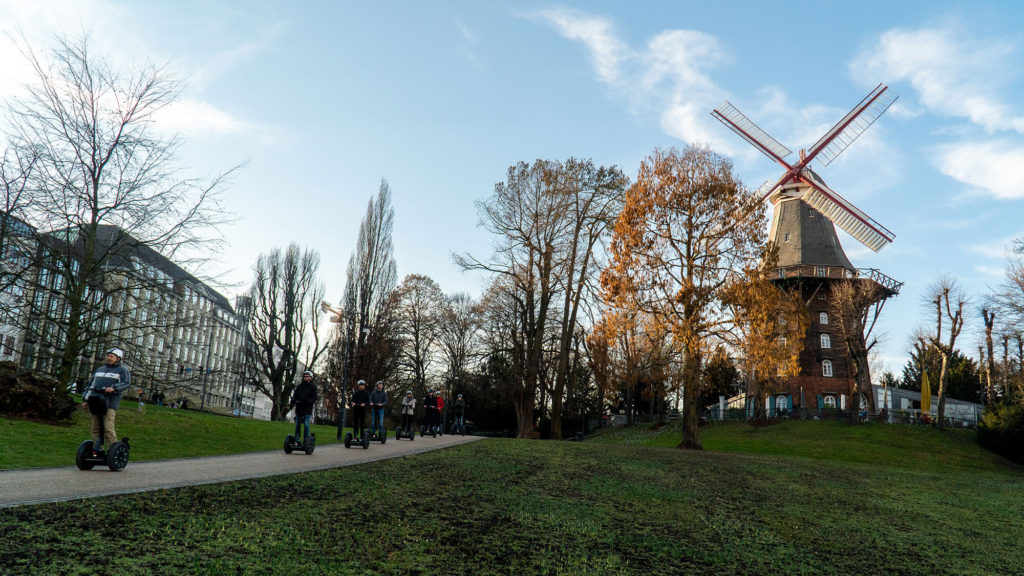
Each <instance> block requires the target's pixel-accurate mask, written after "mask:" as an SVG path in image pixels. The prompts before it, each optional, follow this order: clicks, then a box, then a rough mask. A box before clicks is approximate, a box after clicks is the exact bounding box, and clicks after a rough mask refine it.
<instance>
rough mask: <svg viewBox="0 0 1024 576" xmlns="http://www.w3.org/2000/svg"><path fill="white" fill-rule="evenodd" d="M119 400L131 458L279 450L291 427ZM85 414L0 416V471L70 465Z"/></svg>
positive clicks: (121, 430) (85, 428)
mask: <svg viewBox="0 0 1024 576" xmlns="http://www.w3.org/2000/svg"><path fill="white" fill-rule="evenodd" d="M137 408H138V404H136V403H135V402H127V401H122V402H121V409H120V410H118V411H117V434H118V436H119V437H124V436H127V437H129V438H130V439H131V444H132V456H131V457H132V461H142V460H164V459H167V458H185V457H193V456H212V455H218V454H238V453H242V452H260V451H264V450H279V449H281V447H282V446H283V445H284V437H285V436H287V435H288V434H291V433H293V432H295V424H294V423H290V422H264V421H259V420H251V419H248V418H232V417H230V416H219V415H215V414H207V413H203V412H197V411H193V410H177V409H174V408H169V407H167V406H153V405H149V404H147V405H146V409H145V412H144V413H139V412H138V411H137ZM310 431H311V432H313V433H315V434H316V439H317V444H321V445H322V444H328V443H334V442H336V441H337V440H336V438H337V434H338V429H337V428H335V427H333V426H311V427H310ZM89 437H90V433H89V414H88V412H86V411H85V410H81V409H79V410H76V411H75V414H74V417H73V418H72V420H71V422H70V423H69V424H66V425H53V424H40V423H38V422H31V421H27V420H8V419H0V470H6V469H11V468H38V467H46V466H73V465H74V463H75V450H77V449H78V445H79V444H81V443H82V441H83V440H88V439H89Z"/></svg>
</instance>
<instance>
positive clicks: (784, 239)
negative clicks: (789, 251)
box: [782, 232, 789, 242]
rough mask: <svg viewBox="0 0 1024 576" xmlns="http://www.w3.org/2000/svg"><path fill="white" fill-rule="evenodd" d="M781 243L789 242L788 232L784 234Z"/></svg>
mask: <svg viewBox="0 0 1024 576" xmlns="http://www.w3.org/2000/svg"><path fill="white" fill-rule="evenodd" d="M782 241H783V242H789V232H786V235H785V237H783V240H782Z"/></svg>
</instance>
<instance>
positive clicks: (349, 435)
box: [345, 432, 352, 448]
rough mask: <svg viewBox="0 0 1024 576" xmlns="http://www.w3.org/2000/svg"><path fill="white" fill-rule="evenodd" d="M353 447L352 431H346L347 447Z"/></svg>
mask: <svg viewBox="0 0 1024 576" xmlns="http://www.w3.org/2000/svg"><path fill="white" fill-rule="evenodd" d="M351 447H352V433H351V432H346V433H345V448H351Z"/></svg>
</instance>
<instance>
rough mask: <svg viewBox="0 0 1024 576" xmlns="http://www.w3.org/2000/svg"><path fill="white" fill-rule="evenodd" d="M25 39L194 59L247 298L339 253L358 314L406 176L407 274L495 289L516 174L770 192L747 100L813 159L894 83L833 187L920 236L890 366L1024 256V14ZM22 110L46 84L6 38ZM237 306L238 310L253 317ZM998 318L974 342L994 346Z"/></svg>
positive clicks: (675, 10)
mask: <svg viewBox="0 0 1024 576" xmlns="http://www.w3.org/2000/svg"><path fill="white" fill-rule="evenodd" d="M0 28H2V29H3V30H4V31H5V32H7V33H10V34H15V35H23V36H24V37H25V38H26V39H27V40H28V41H29V42H30V43H32V44H33V45H34V46H35V47H36V48H38V49H42V48H44V47H45V46H47V45H49V44H52V39H53V37H54V35H55V34H58V33H61V32H66V33H69V34H72V35H76V34H78V33H80V32H81V31H83V30H88V31H91V33H92V35H93V42H94V46H95V48H96V49H98V50H99V51H101V52H102V53H103V54H105V55H106V56H107V57H108V58H109V59H110V60H112V61H114V62H115V63H128V62H131V61H132V60H136V61H138V60H147V59H148V60H151V61H155V62H169V68H170V70H171V71H173V73H175V74H176V75H178V76H180V77H182V78H185V79H186V80H187V82H188V86H187V89H186V91H185V92H184V94H183V96H182V98H181V100H180V101H179V102H178V104H177V105H176V106H175V107H174V108H173V109H170V110H168V111H167V113H166V114H165V115H164V117H163V118H162V119H161V129H162V130H166V131H167V133H177V134H180V135H181V136H182V137H183V138H184V139H185V141H186V145H185V147H184V149H183V156H182V159H183V160H184V161H185V162H186V163H187V165H188V174H190V175H203V174H213V173H216V172H219V171H223V170H225V169H227V168H229V167H231V166H233V165H235V164H238V163H240V162H247V163H248V164H247V166H246V167H245V168H244V170H242V171H241V172H240V173H239V174H238V175H237V177H236V178H235V180H234V183H233V185H232V186H231V188H230V189H229V190H228V191H227V194H226V200H227V201H226V206H227V208H228V209H229V210H232V211H234V212H235V213H237V215H238V218H239V219H238V222H237V223H236V224H234V225H232V226H231V227H230V228H228V229H226V230H225V231H224V233H225V235H226V236H227V238H228V240H229V242H230V246H229V248H228V249H227V250H226V251H225V252H224V254H223V255H222V256H221V264H220V268H221V269H222V270H223V273H222V274H221V277H222V278H223V280H224V282H225V283H229V284H230V283H235V284H238V285H239V286H243V285H245V284H247V283H248V281H249V279H250V275H251V266H252V264H253V263H254V262H255V260H256V257H257V256H258V254H259V253H261V252H265V251H267V250H269V249H271V248H273V247H275V246H285V245H287V244H288V243H289V242H292V241H296V242H299V243H300V244H302V245H304V246H307V247H310V248H314V249H316V250H318V251H319V252H320V254H321V256H322V258H323V268H322V276H323V279H324V281H325V284H326V287H327V293H328V295H329V296H330V297H331V298H332V299H334V300H337V299H338V297H339V295H340V294H341V292H342V289H343V285H344V270H345V265H346V263H347V261H348V258H349V255H350V254H351V252H352V249H353V247H354V244H355V239H356V235H357V230H358V226H359V222H360V221H361V219H362V217H363V214H364V213H365V209H366V204H367V201H368V200H369V199H370V198H371V197H372V196H373V195H374V194H375V193H376V191H377V189H378V187H379V184H380V180H381V178H386V179H387V180H388V182H389V183H390V185H391V188H392V193H393V201H394V207H395V213H396V214H395V237H394V240H395V257H396V259H397V262H398V269H399V274H400V276H404V275H406V274H410V273H420V274H427V275H430V276H431V277H433V278H434V279H435V280H437V281H438V283H439V284H440V285H441V286H442V288H443V289H444V290H445V291H446V292H454V291H466V292H470V293H472V294H474V295H478V294H479V293H480V292H481V289H482V286H483V281H482V278H481V277H480V276H477V275H472V274H464V273H462V272H461V271H459V270H458V269H457V268H456V267H455V266H454V265H453V264H452V262H451V257H450V254H451V253H452V252H458V251H466V250H468V251H470V252H471V253H473V254H474V255H478V256H486V255H487V254H488V253H489V251H490V244H491V238H490V237H489V236H488V235H487V234H486V233H485V232H483V231H482V230H481V229H480V228H479V227H478V226H477V223H478V216H477V212H476V207H475V205H474V202H475V201H478V200H482V199H485V198H486V197H487V196H488V195H489V194H490V193H491V192H492V190H493V186H494V184H495V183H496V182H499V181H501V180H503V179H504V175H505V171H506V169H507V168H508V166H510V165H512V164H514V163H516V162H518V161H520V160H524V161H532V160H535V159H538V158H545V159H565V158H567V157H569V156H576V157H583V158H591V159H593V160H594V162H595V163H598V164H605V165H611V164H614V165H618V166H619V167H621V168H622V169H623V170H624V171H625V172H626V173H627V174H628V175H629V176H630V177H631V178H635V175H636V172H637V168H638V167H639V163H640V161H641V160H642V159H643V158H644V157H645V156H646V155H648V154H649V153H650V152H651V151H652V150H653V149H654V148H655V147H658V146H660V147H668V146H677V147H683V146H685V145H686V144H687V143H690V142H701V143H706V144H710V145H711V146H712V147H713V148H715V149H716V150H718V151H719V152H721V153H723V154H726V155H729V156H730V157H732V158H733V160H734V162H735V169H736V172H737V174H738V175H739V176H740V178H741V179H742V180H743V181H744V182H745V183H746V184H747V185H748V186H751V187H753V188H756V187H757V186H759V185H760V184H761V183H762V182H763V181H764V180H766V179H769V178H776V177H778V176H779V174H780V169H779V168H778V167H777V166H776V165H775V164H774V163H772V162H771V161H770V160H768V159H767V158H765V157H763V156H761V155H760V154H759V153H757V152H756V151H754V150H753V149H752V148H751V147H750V146H749V145H748V144H746V143H745V142H743V141H741V140H740V139H739V138H738V137H736V136H735V135H734V134H732V133H731V132H729V131H728V130H727V129H726V128H725V127H723V126H721V125H720V124H718V122H716V121H715V120H714V119H713V118H712V117H711V116H710V112H711V110H712V109H713V108H714V107H715V106H717V105H719V104H720V103H722V101H724V100H729V101H731V102H732V103H733V104H735V105H736V106H737V107H738V108H739V109H741V110H742V111H743V112H744V113H745V114H746V115H747V116H749V117H750V118H751V119H753V120H754V121H756V122H757V123H758V124H759V125H760V126H761V127H762V128H763V129H765V130H766V131H767V132H768V133H770V134H771V135H773V136H774V137H775V138H777V139H778V140H779V141H781V142H782V143H784V144H786V145H787V146H788V147H789V148H791V149H793V150H798V149H800V148H806V147H809V146H810V145H811V144H813V143H814V142H815V141H816V140H817V139H818V137H819V136H820V135H821V134H822V133H824V132H825V131H826V130H827V129H828V128H829V127H830V126H831V125H832V124H833V123H835V122H836V121H837V120H838V119H839V118H840V117H842V115H843V114H845V113H846V112H847V111H848V110H849V109H850V108H852V107H853V106H854V105H855V104H856V103H857V102H859V101H860V99H861V98H862V97H864V95H866V94H867V93H868V92H869V91H870V90H871V89H872V88H873V87H874V86H875V85H877V84H878V83H880V82H884V83H886V84H888V85H889V86H890V89H891V90H893V91H895V92H896V93H898V94H899V95H900V98H899V100H898V101H897V103H896V104H895V105H894V106H893V108H891V109H890V110H889V112H887V113H886V114H885V115H884V116H883V117H882V118H881V119H880V120H879V121H878V122H877V123H876V124H875V125H874V126H873V127H872V128H871V129H870V130H869V131H868V132H867V133H865V134H864V135H863V136H862V137H861V138H860V139H859V140H858V141H857V142H856V143H854V144H853V145H852V146H851V147H850V148H849V149H848V150H846V152H844V153H843V155H842V156H840V157H839V158H838V159H837V160H836V161H835V162H833V163H832V164H831V165H830V166H828V167H827V168H820V167H819V166H818V165H817V164H812V166H814V167H815V168H816V169H819V168H820V169H819V173H820V174H821V175H822V176H823V177H824V178H825V180H826V181H827V182H828V184H829V185H830V186H831V187H832V188H833V189H834V190H836V191H837V192H839V193H840V194H842V195H843V196H844V197H846V198H847V199H848V200H850V201H851V202H853V203H854V204H855V205H856V206H858V207H859V208H860V209H861V210H863V211H865V212H866V213H868V214H869V215H871V216H872V217H873V218H875V219H876V220H878V221H879V222H881V223H882V224H883V225H885V226H886V227H887V228H889V229H890V230H892V231H893V232H894V233H895V234H896V240H895V242H894V243H892V244H891V245H889V246H887V247H886V248H884V249H883V250H882V251H881V252H880V253H878V254H875V253H873V252H871V251H870V250H868V249H867V248H864V247H863V246H861V245H860V244H859V243H857V242H856V241H855V240H853V239H851V238H849V237H848V236H845V235H842V236H841V239H842V241H843V246H844V248H845V249H846V251H847V254H848V255H849V257H850V259H851V260H852V261H853V262H854V264H855V265H857V266H859V267H871V268H878V269H880V270H881V271H882V272H884V273H885V274H888V275H889V276H892V277H894V278H896V279H898V280H902V281H904V282H906V285H905V286H904V289H903V293H902V294H901V295H900V296H899V297H897V298H896V299H894V300H893V301H891V302H890V303H889V304H888V306H887V307H886V310H885V313H884V316H883V320H882V322H881V325H880V327H879V329H880V330H881V332H882V333H883V334H884V340H883V342H882V343H881V344H880V346H879V347H878V349H877V352H878V353H879V355H880V358H881V360H882V362H884V363H885V365H886V366H887V367H889V368H891V369H894V370H898V369H899V368H900V367H901V365H902V363H903V362H904V360H905V358H906V355H907V349H908V347H909V340H910V335H911V334H912V333H913V331H914V330H915V329H916V328H918V327H919V326H922V325H924V324H926V323H928V322H929V321H928V320H927V313H928V311H927V310H926V309H925V308H924V306H923V305H922V302H921V299H922V294H923V292H924V290H925V289H926V287H927V285H928V284H929V283H930V282H931V281H933V280H935V279H936V278H937V277H938V276H939V275H940V274H949V275H951V276H953V277H955V278H956V279H957V280H958V281H959V282H960V283H961V284H962V285H963V286H964V287H965V288H966V289H967V291H968V292H969V293H971V294H973V295H974V296H975V298H976V300H975V302H976V303H977V302H978V301H979V300H978V299H980V297H981V296H982V295H983V294H984V293H985V292H987V291H988V290H990V289H991V288H993V287H996V286H997V285H998V284H999V283H1000V282H1001V281H1002V277H1003V270H1004V267H1005V262H1006V249H1007V247H1008V246H1009V245H1010V243H1011V242H1012V240H1013V239H1014V238H1016V237H1020V236H1022V235H1024V224H1022V223H1021V218H1020V216H1021V214H1022V213H1024V210H1022V208H1024V101H1022V99H1021V97H1020V94H1022V93H1024V90H1022V88H1024V82H1022V78H1021V72H1020V71H1021V69H1022V66H1021V63H1022V61H1024V60H1022V57H1024V32H1022V31H1024V3H1017V2H977V1H975V2H949V1H946V2H944V1H936V0H929V1H922V2H917V1H902V2H872V1H866V2H829V1H824V2H814V3H808V2H792V3H790V2H772V3H767V2H741V1H730V2H710V1H709V2H688V1H677V2H654V1H648V2H563V3H557V4H553V3H551V4H549V3H543V2H475V1H473V2H470V1H466V2H440V1H438V2H411V1H410V2H343V1H337V2H326V1H323V2H320V1H305V2H292V3H283V2H254V1H246V2H212V1H195V0H193V1H188V0H175V1H161V2H141V1H132V2H129V1H124V2H117V1H98V0H85V1H70V0H68V1H49V2H19V1H0ZM0 74H2V76H3V77H4V78H5V82H3V83H2V85H0V97H2V98H8V97H11V96H12V95H15V94H16V93H17V91H18V90H19V84H20V83H22V82H24V81H27V80H28V79H29V76H28V70H27V68H26V67H25V65H24V63H23V62H22V61H21V59H20V56H18V55H17V53H16V52H15V49H14V46H13V44H12V43H11V42H10V40H9V39H8V38H6V37H4V38H0ZM235 292H237V290H234V289H230V288H229V289H226V290H225V293H226V294H227V295H228V296H229V297H233V296H234V294H235ZM980 326H981V321H980V313H979V312H978V311H977V305H975V306H972V308H971V310H970V312H969V315H968V321H967V329H968V330H970V331H972V334H970V335H968V336H967V337H966V338H965V339H964V340H963V348H964V350H965V351H967V352H968V353H971V352H973V351H974V350H975V349H976V341H977V340H976V338H977V335H976V334H975V332H976V331H977V330H978V328H979V327H980Z"/></svg>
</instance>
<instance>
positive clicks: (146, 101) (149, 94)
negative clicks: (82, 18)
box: [8, 36, 230, 381]
mask: <svg viewBox="0 0 1024 576" xmlns="http://www.w3.org/2000/svg"><path fill="white" fill-rule="evenodd" d="M22 52H23V54H24V55H25V57H26V59H27V60H28V63H29V64H30V65H31V67H32V68H33V70H34V72H35V77H36V81H35V83H34V84H33V85H31V86H29V87H28V88H27V93H26V95H25V97H24V98H19V99H17V100H15V101H13V103H12V104H11V105H10V106H9V108H8V126H9V128H8V139H9V140H10V142H11V143H12V145H13V146H15V147H16V148H17V149H18V150H19V151H20V153H21V155H22V158H37V160H36V162H35V163H34V166H33V170H32V172H31V174H30V177H29V178H28V184H27V188H28V189H29V190H31V192H32V194H33V203H32V208H31V210H30V211H29V214H30V216H31V219H32V220H33V221H34V222H36V223H38V228H39V229H40V230H44V231H45V234H44V236H43V237H42V238H41V243H42V244H43V249H42V250H41V253H42V256H43V258H44V261H43V262H41V263H40V264H39V268H40V269H41V270H43V271H45V273H44V272H41V273H40V275H41V276H44V278H42V280H49V281H50V282H49V283H47V282H40V281H39V280H40V279H38V278H37V279H36V285H35V286H33V287H32V288H31V290H32V291H33V292H35V293H36V294H48V295H51V296H54V298H50V299H49V300H50V302H51V304H49V305H48V306H46V308H45V309H43V310H38V309H37V310H36V312H37V315H36V318H37V320H38V318H39V317H40V316H42V317H43V319H44V322H43V324H44V325H45V326H47V327H50V328H52V329H53V330H55V331H56V332H57V334H56V336H55V337H54V338H53V341H54V342H55V343H56V345H55V355H56V364H57V367H56V369H55V370H54V371H53V372H54V373H55V374H57V376H58V377H59V378H60V380H61V381H67V380H69V379H70V378H71V377H72V375H73V374H74V373H75V371H76V368H78V367H79V365H80V364H82V363H85V364H89V363H90V360H91V358H92V357H91V354H92V353H93V352H94V349H95V348H97V346H99V345H100V344H102V341H101V340H102V339H103V338H105V337H106V336H105V334H106V332H107V331H106V329H105V327H104V322H105V321H106V319H107V318H109V317H112V314H115V313H120V311H117V312H114V309H116V308H123V307H124V306H125V305H126V298H125V294H126V293H127V291H131V290H134V289H136V288H138V287H139V283H140V279H139V277H140V275H138V274H132V273H131V270H132V266H130V265H129V263H126V262H125V259H126V258H130V256H131V255H132V251H137V250H139V249H140V248H141V247H145V248H148V249H151V250H153V251H155V252H157V253H159V254H160V255H162V256H164V257H167V258H173V259H175V260H177V261H178V262H179V263H181V264H183V265H185V266H193V267H194V266H196V265H199V264H201V263H202V262H203V261H204V260H205V259H207V258H208V255H209V254H213V253H216V249H215V248H216V244H217V243H218V242H220V241H221V239H220V238H219V236H217V235H216V234H217V226H218V224H220V223H222V222H223V221H224V220H225V216H224V214H225V212H224V211H223V210H221V208H220V206H219V205H218V202H219V191H220V189H221V188H222V187H223V185H224V183H225V181H226V176H227V174H225V175H221V176H217V177H214V178H213V179H212V180H210V181H201V180H199V179H190V178H182V177H181V176H180V175H179V174H180V172H181V169H180V165H179V163H178V162H177V158H176V152H177V150H178V146H179V143H178V141H177V140H176V139H174V138H171V139H164V138H160V137H158V136H156V135H155V134H154V132H153V130H152V127H153V124H154V114H155V113H157V112H158V111H160V110H161V109H163V108H164V107H165V106H167V105H168V104H170V103H171V102H173V101H174V100H175V98H176V97H177V95H178V94H179V92H180V90H181V86H182V84H181V83H180V82H179V81H177V80H175V79H174V78H172V77H171V76H170V75H169V74H168V73H167V71H166V69H165V68H163V67H161V66H154V65H145V66H141V67H137V68H133V69H129V70H127V71H118V70H114V69H112V68H111V67H110V66H109V65H108V63H107V62H106V61H105V60H104V59H102V58H99V57H95V56H94V55H93V54H92V53H91V52H90V50H89V37H88V36H83V37H81V38H79V39H75V40H71V39H68V38H61V39H59V40H58V44H57V47H56V48H55V49H53V50H52V52H51V53H50V55H49V56H50V57H49V58H48V59H42V58H40V57H38V56H37V55H36V54H35V53H34V52H33V51H32V50H31V49H30V48H28V47H27V46H26V47H23V48H22ZM228 174H230V171H229V172H228ZM114 230H116V231H114ZM199 247H204V248H206V249H205V250H202V251H199V250H196V248H199ZM190 254H191V255H193V256H194V255H196V254H199V256H196V257H188V255H190ZM118 300H120V304H119V303H118V302H117V301H118ZM29 321H30V322H31V319H30V320H29ZM29 328H31V326H29ZM37 328H38V326H37ZM88 367H89V366H86V368H87V369H88Z"/></svg>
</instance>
